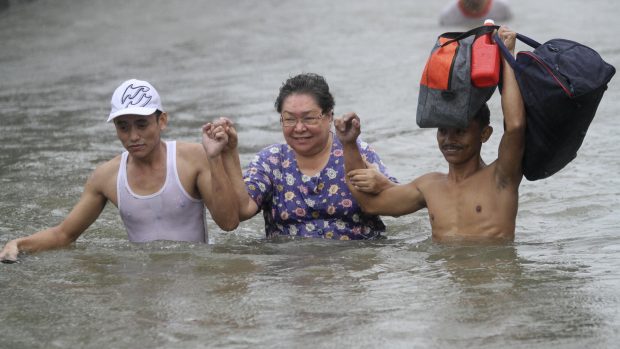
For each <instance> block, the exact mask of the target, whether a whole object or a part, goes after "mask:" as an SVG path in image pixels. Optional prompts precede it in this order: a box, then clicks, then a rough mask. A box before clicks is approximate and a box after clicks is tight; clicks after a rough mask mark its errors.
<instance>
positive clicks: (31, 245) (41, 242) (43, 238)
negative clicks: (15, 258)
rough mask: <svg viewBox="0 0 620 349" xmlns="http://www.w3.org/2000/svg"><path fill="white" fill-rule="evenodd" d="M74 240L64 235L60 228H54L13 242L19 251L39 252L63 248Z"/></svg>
mask: <svg viewBox="0 0 620 349" xmlns="http://www.w3.org/2000/svg"><path fill="white" fill-rule="evenodd" d="M75 240H76V239H74V238H72V237H71V236H70V235H69V234H64V233H63V232H62V230H61V226H55V227H52V228H48V229H45V230H41V231H39V232H37V233H34V234H32V235H30V236H26V237H23V238H18V239H15V240H14V241H15V244H16V246H17V249H18V250H19V251H23V252H39V251H44V250H50V249H54V248H59V247H64V246H67V245H69V244H71V243H72V242H73V241H75Z"/></svg>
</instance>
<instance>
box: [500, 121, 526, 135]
mask: <svg viewBox="0 0 620 349" xmlns="http://www.w3.org/2000/svg"><path fill="white" fill-rule="evenodd" d="M525 125H526V124H525V118H522V119H520V120H511V121H510V122H508V121H505V126H504V127H505V131H504V132H511V133H525Z"/></svg>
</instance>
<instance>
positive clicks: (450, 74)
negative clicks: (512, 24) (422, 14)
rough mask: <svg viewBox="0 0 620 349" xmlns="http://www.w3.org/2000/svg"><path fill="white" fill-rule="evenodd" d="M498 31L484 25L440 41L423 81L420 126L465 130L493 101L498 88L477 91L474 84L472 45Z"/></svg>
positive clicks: (420, 96)
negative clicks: (490, 101) (477, 39)
mask: <svg viewBox="0 0 620 349" xmlns="http://www.w3.org/2000/svg"><path fill="white" fill-rule="evenodd" d="M496 28H499V27H498V26H481V27H477V28H474V29H472V30H470V31H468V32H465V33H444V34H442V35H440V36H439V37H438V38H437V41H436V43H435V46H433V49H432V50H431V54H430V57H429V58H428V60H427V61H426V66H425V67H424V72H423V73H422V79H421V80H420V94H419V96H418V109H417V113H416V122H417V124H418V126H420V127H423V128H426V127H448V128H466V127H467V125H468V124H469V120H470V118H471V117H472V116H473V115H475V114H476V113H477V112H478V110H480V108H481V107H482V106H483V105H484V103H486V101H488V100H489V98H491V96H492V95H493V92H494V91H495V87H496V86H492V87H487V88H477V87H474V86H473V85H472V83H471V46H472V44H473V42H474V40H475V38H476V37H478V36H480V35H483V34H486V33H489V32H490V31H492V30H494V29H496Z"/></svg>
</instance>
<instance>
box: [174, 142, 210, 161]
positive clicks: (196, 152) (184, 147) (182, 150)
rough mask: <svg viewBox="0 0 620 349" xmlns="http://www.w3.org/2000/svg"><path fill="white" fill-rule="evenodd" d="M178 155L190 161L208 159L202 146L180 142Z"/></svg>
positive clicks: (178, 143)
mask: <svg viewBox="0 0 620 349" xmlns="http://www.w3.org/2000/svg"><path fill="white" fill-rule="evenodd" d="M177 155H178V156H181V157H183V158H188V159H195V158H205V157H206V153H205V150H204V148H203V147H202V144H199V143H189V142H179V141H177Z"/></svg>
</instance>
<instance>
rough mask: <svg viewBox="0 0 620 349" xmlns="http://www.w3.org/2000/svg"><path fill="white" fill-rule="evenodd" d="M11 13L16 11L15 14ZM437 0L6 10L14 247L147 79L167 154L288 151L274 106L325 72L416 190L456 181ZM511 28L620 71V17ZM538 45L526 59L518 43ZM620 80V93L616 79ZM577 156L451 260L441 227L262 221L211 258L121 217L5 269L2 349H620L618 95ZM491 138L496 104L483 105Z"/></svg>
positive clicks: (39, 222)
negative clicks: (512, 233) (206, 126)
mask: <svg viewBox="0 0 620 349" xmlns="http://www.w3.org/2000/svg"><path fill="white" fill-rule="evenodd" d="M5 4H8V5H7V6H5ZM444 4H445V2H443V1H441V2H440V1H437V2H430V1H424V2H421V1H400V0H399V1H390V2H383V1H366V0H364V1H348V0H343V1H327V0H319V1H208V2H204V1H183V2H169V1H143V0H141V1H132V2H125V1H118V0H112V1H111V0H106V1H104V0H100V1H94V0H92V1H70V0H56V1H43V0H41V1H19V0H12V1H8V2H4V3H1V4H0V11H1V12H0V42H1V43H2V45H1V49H0V243H2V244H3V243H4V242H6V241H8V240H9V239H12V238H15V237H18V236H22V235H24V234H30V233H32V232H34V231H36V230H38V229H41V228H44V227H47V226H51V225H54V224H57V223H58V222H59V220H61V219H62V217H64V216H65V215H66V214H67V213H68V212H69V210H70V209H71V207H72V206H73V204H74V203H75V202H76V201H77V198H78V197H79V194H80V192H81V188H82V185H83V183H84V182H85V180H86V178H87V176H88V174H89V173H90V172H91V171H92V170H93V169H94V167H95V166H96V164H98V163H101V162H102V161H104V160H107V159H109V158H111V157H112V156H114V155H115V154H118V153H119V152H120V151H121V145H120V143H119V142H118V141H117V140H116V136H115V133H114V131H113V127H112V126H111V125H109V124H106V123H105V119H106V117H107V113H108V104H109V98H110V95H111V93H112V91H113V89H114V88H115V87H116V86H117V85H118V84H119V83H120V82H121V81H123V80H125V79H126V78H132V77H136V78H140V79H146V80H149V81H151V82H152V83H153V84H154V85H155V86H156V87H157V88H158V90H159V92H160V93H161V95H162V98H163V102H164V107H166V109H167V110H168V112H169V113H170V115H171V124H170V128H169V129H168V131H167V132H168V133H167V135H166V138H169V139H180V140H186V141H198V140H199V126H200V125H201V124H202V123H203V122H204V121H206V120H209V119H212V118H214V117H216V116H220V115H227V116H230V117H232V118H233V119H234V120H235V121H236V122H237V124H238V127H239V129H240V142H241V151H242V162H243V163H244V164H247V162H248V161H249V159H250V157H251V156H253V154H254V153H255V152H256V151H258V150H259V149H260V148H262V147H263V146H265V145H267V144H271V143H274V142H277V141H280V140H281V139H282V136H281V134H280V131H279V125H278V118H277V115H276V113H275V112H274V110H273V101H274V99H275V96H276V93H277V90H278V88H279V86H280V84H281V83H282V81H283V80H285V79H286V78H287V77H288V76H290V75H294V74H297V73H299V72H317V73H321V74H323V75H324V76H325V77H326V78H327V80H328V82H329V83H330V86H331V87H332V89H333V91H334V93H335V97H336V112H337V113H344V112H347V111H352V110H353V111H356V112H358V113H359V114H360V115H361V117H362V118H363V132H364V135H363V136H364V139H365V140H366V141H369V142H370V143H372V144H373V145H374V146H375V148H376V149H377V150H378V152H379V154H381V156H382V158H383V159H384V161H385V162H386V164H387V165H388V166H389V168H390V169H391V172H392V173H393V174H394V175H396V176H397V177H398V178H399V179H401V180H402V181H408V180H411V179H413V178H414V177H416V176H418V175H420V174H422V173H425V172H428V171H432V170H446V165H445V161H444V160H443V158H442V157H441V154H440V153H439V151H438V150H437V149H436V144H435V137H434V130H420V129H418V128H417V126H416V125H415V105H416V102H417V91H418V90H417V85H418V81H419V77H420V74H421V72H422V68H423V65H424V62H425V60H426V56H427V54H428V52H429V50H430V48H431V45H432V44H433V41H434V38H435V37H436V36H437V35H438V34H440V33H442V32H444V31H448V30H452V29H456V30H460V29H463V28H441V27H439V26H437V14H438V13H439V10H440V9H441V8H442V6H443V5H444ZM512 5H513V10H514V13H515V19H514V20H512V21H511V22H510V23H509V25H510V26H511V27H514V28H515V29H517V30H518V31H520V32H522V33H524V34H526V35H528V36H531V37H533V38H535V39H539V40H540V41H545V40H547V39H551V38H553V37H563V38H568V39H573V40H576V41H580V42H583V43H585V44H587V45H589V46H591V47H593V48H595V49H597V50H598V51H599V52H600V53H601V55H602V56H603V57H604V58H605V59H606V60H607V61H608V62H610V63H611V64H613V65H615V66H616V67H620V49H618V45H617V38H616V36H617V30H616V29H618V24H617V19H618V16H619V15H620V5H619V3H618V2H616V1H611V0H608V1H603V0H598V1H588V2H584V1H576V0H569V1H560V0H554V1H544V2H542V1H533V0H523V1H513V2H512ZM518 48H520V49H525V47H524V46H521V47H518ZM616 79H617V78H616ZM616 86H617V83H616V81H615V80H614V81H612V83H611V85H610V87H609V90H608V91H607V94H606V95H605V97H604V98H603V102H602V103H601V105H600V108H599V111H598V113H597V117H596V118H595V120H594V122H593V124H592V126H591V128H590V131H589V132H588V136H587V137H586V140H585V142H584V145H583V146H582V148H581V150H580V153H579V156H578V158H577V159H576V160H575V161H573V162H572V163H571V164H570V165H569V166H568V167H567V168H565V169H564V170H563V171H561V172H560V173H558V174H557V175H555V176H553V177H551V178H549V179H547V180H543V181H538V182H527V181H524V183H523V184H522V186H521V205H520V212H519V215H518V221H517V233H516V235H517V237H516V240H515V242H514V244H510V245H507V246H480V245H478V246H476V245H460V246H445V245H437V244H434V243H432V242H430V241H429V239H428V237H429V236H430V227H429V224H428V221H427V217H426V212H420V213H418V214H415V215H410V216H406V217H400V218H386V219H385V221H386V223H387V224H388V233H387V234H386V235H387V236H388V239H387V240H385V241H380V242H360V243H355V242H349V243H341V242H335V243H334V242H325V241H316V240H304V241H265V240H264V232H263V222H262V218H261V217H260V215H259V216H257V217H255V218H254V219H252V220H250V221H248V222H244V223H242V225H241V226H240V228H239V229H237V231H236V232H234V233H231V234H227V233H224V232H222V231H220V230H219V229H217V227H216V226H215V225H214V224H213V223H212V222H210V223H211V224H210V229H211V234H210V237H209V240H210V244H209V245H195V244H184V243H172V242H156V243H150V244H131V243H129V242H127V238H126V233H125V231H124V229H123V227H122V224H121V222H120V219H119V217H118V213H117V210H116V208H114V207H113V206H112V205H109V207H107V208H106V210H105V211H104V214H103V215H102V216H101V217H100V219H99V220H98V221H97V222H96V223H95V224H94V225H93V226H92V227H91V228H90V229H89V230H88V232H87V233H85V234H84V235H83V236H82V237H81V238H80V239H79V240H78V241H77V243H76V244H75V246H73V247H71V248H68V249H62V250H57V251H49V252H43V253H39V254H36V255H30V256H26V257H25V258H24V259H23V260H22V263H20V264H14V265H4V264H0V305H1V309H2V311H0V323H1V324H2V325H0V348H145V347H152V348H202V347H218V348H219V347H226V348H246V347H261V348H262V347H268V348H341V347H364V348H374V347H387V348H410V347H419V348H466V347H480V348H499V347H501V348H532V347H535V348H560V347H561V348H584V347H588V348H612V347H615V344H613V343H617V342H618V341H619V340H620V334H619V330H618V329H619V328H620V314H619V311H618V309H620V291H619V289H620V273H619V272H618V270H620V239H619V238H618V232H619V231H618V226H619V225H620V224H619V223H620V218H618V217H620V210H619V209H618V205H619V204H620V179H618V173H620V158H619V157H618V152H619V150H620V147H619V145H618V143H619V142H618V140H619V139H620V138H619V136H618V130H619V129H620V128H619V123H620V121H619V120H620V119H618V118H617V115H619V114H620V103H619V102H618V100H620V98H619V97H620V93H619V92H618V89H617V87H616ZM490 106H491V110H492V113H493V117H492V124H493V125H494V126H495V129H496V132H497V133H496V134H495V135H493V137H492V139H491V141H490V142H489V143H488V144H487V145H486V146H485V148H484V151H483V156H484V157H485V158H486V159H487V160H491V159H493V158H495V156H496V149H497V144H498V141H499V134H500V130H501V118H500V115H501V109H500V104H499V98H498V96H494V97H493V99H492V100H491V103H490Z"/></svg>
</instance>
